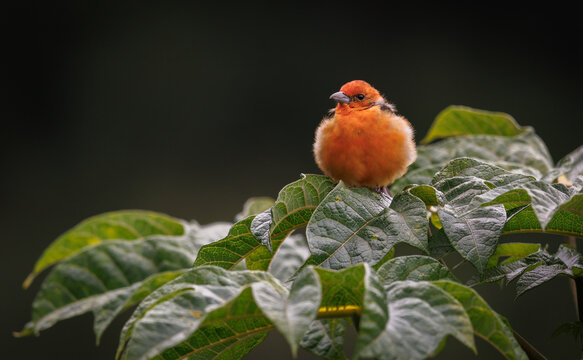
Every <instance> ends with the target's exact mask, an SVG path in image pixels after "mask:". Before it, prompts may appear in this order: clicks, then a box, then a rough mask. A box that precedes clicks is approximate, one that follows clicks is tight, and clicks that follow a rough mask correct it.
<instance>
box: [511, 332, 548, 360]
mask: <svg viewBox="0 0 583 360" xmlns="http://www.w3.org/2000/svg"><path fill="white" fill-rule="evenodd" d="M512 335H514V338H515V339H516V341H518V344H519V345H520V347H521V348H522V350H524V352H525V353H526V356H528V359H529V360H547V358H546V357H545V356H544V355H543V354H541V353H540V352H539V351H538V350H537V349H536V348H535V347H534V346H532V345H531V344H530V343H529V342H528V341H526V339H525V338H523V337H522V336H521V335H520V334H519V333H517V332H516V331H515V330H512Z"/></svg>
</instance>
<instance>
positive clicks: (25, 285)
mask: <svg viewBox="0 0 583 360" xmlns="http://www.w3.org/2000/svg"><path fill="white" fill-rule="evenodd" d="M35 277H36V273H35V272H31V273H30V274H29V275H28V276H27V277H26V279H24V282H23V283H22V288H23V289H24V290H26V289H28V288H29V287H30V285H31V284H32V282H33V281H34V278H35Z"/></svg>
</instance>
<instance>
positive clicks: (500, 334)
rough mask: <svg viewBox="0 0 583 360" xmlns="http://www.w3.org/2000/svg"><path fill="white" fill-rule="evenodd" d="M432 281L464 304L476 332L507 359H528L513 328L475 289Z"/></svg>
mask: <svg viewBox="0 0 583 360" xmlns="http://www.w3.org/2000/svg"><path fill="white" fill-rule="evenodd" d="M432 283H433V284H434V285H436V286H438V287H440V288H441V289H443V290H445V291H446V292H447V293H448V294H450V295H451V296H453V297H454V298H456V299H457V300H458V301H459V302H460V303H461V304H462V306H463V307H464V309H465V311H466V313H467V314H468V316H469V318H470V321H471V322H472V327H473V330H474V333H475V334H476V335H478V336H480V337H481V338H483V339H484V340H486V341H487V342H489V343H490V344H491V345H492V346H494V347H495V348H496V349H497V350H498V351H500V353H501V354H502V355H504V357H505V358H506V359H510V360H518V359H521V360H522V359H524V360H526V359H528V357H527V356H526V354H525V353H524V351H523V350H522V348H521V347H520V345H519V344H518V342H517V341H516V339H515V338H514V336H513V334H512V329H510V327H509V326H508V325H507V324H506V322H505V321H504V319H503V318H502V317H501V316H500V315H498V314H497V313H496V312H494V311H493V310H492V308H490V306H489V305H488V304H487V303H486V302H485V301H484V299H483V298H482V297H481V296H480V295H479V294H478V293H477V292H476V291H475V290H473V289H471V288H469V287H466V286H464V285H461V284H459V283H455V282H451V281H443V280H441V281H433V282H432Z"/></svg>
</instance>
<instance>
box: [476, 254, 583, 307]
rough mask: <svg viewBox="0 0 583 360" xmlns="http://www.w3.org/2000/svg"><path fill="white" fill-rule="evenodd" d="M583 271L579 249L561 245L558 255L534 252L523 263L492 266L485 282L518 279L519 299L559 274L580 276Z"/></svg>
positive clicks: (484, 278)
mask: <svg viewBox="0 0 583 360" xmlns="http://www.w3.org/2000/svg"><path fill="white" fill-rule="evenodd" d="M582 272H583V256H582V255H581V254H579V253H578V252H577V251H576V250H574V249H571V248H569V247H567V246H564V245H560V246H559V249H558V250H557V252H556V253H555V254H549V253H548V252H546V251H545V250H539V251H537V252H534V253H531V254H530V255H527V256H525V257H523V258H521V259H519V260H516V261H512V262H509V263H504V264H501V265H497V266H494V267H490V268H488V269H487V270H486V272H484V274H482V278H481V281H483V282H492V281H498V280H502V279H505V280H506V281H507V282H510V281H512V280H514V279H518V280H517V284H516V296H520V295H522V294H524V293H525V292H526V291H528V290H531V289H533V288H535V287H537V286H540V285H542V284H543V283H545V282H547V281H549V280H551V279H553V278H555V277H556V276H559V275H566V276H569V277H576V276H579V275H580V274H581V273H582Z"/></svg>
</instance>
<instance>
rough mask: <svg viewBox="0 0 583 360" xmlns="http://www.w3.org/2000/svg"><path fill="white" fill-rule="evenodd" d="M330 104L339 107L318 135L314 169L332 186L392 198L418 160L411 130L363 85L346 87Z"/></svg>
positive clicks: (350, 84) (386, 104)
mask: <svg viewBox="0 0 583 360" xmlns="http://www.w3.org/2000/svg"><path fill="white" fill-rule="evenodd" d="M330 99H333V100H335V101H336V102H337V103H338V104H337V105H336V108H335V109H332V110H330V113H329V114H328V116H326V117H324V119H323V120H322V122H321V123H320V126H318V129H317V130H316V140H315V142H314V157H315V158H316V163H317V164H318V166H319V167H320V169H321V170H322V171H323V172H324V173H325V174H326V175H328V176H330V177H331V178H332V179H333V180H334V181H339V180H342V181H343V182H344V183H345V184H347V185H348V186H367V187H369V188H373V189H375V190H376V191H378V192H381V191H383V192H384V191H387V192H388V189H387V186H388V185H390V184H392V183H393V181H395V180H396V179H398V178H399V177H401V176H403V175H404V174H405V173H406V172H407V167H408V166H409V165H411V164H412V163H413V162H414V161H415V159H416V158H417V150H416V149H415V141H414V139H413V128H412V127H411V124H410V123H409V121H407V119H405V118H404V117H402V116H399V115H397V114H396V113H395V112H396V111H397V110H396V108H395V106H394V105H393V104H390V103H389V102H387V100H386V99H385V98H384V97H383V96H381V94H380V93H379V92H378V91H377V89H375V88H374V87H372V86H371V85H370V84H369V83H367V82H365V81H362V80H354V81H351V82H349V83H346V84H344V86H342V87H341V88H340V91H339V92H336V93H334V94H332V95H331V96H330Z"/></svg>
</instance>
